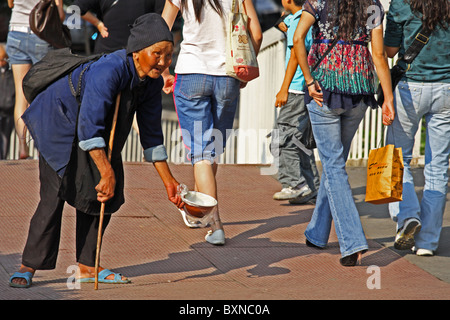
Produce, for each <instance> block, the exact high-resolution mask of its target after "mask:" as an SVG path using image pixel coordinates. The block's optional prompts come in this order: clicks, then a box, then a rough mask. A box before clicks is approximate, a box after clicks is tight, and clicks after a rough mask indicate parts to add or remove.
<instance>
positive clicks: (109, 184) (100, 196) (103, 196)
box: [95, 172, 116, 202]
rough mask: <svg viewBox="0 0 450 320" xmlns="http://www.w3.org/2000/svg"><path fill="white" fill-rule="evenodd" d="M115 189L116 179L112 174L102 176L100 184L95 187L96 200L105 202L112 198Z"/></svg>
mask: <svg viewBox="0 0 450 320" xmlns="http://www.w3.org/2000/svg"><path fill="white" fill-rule="evenodd" d="M115 188H116V178H115V176H114V172H112V174H108V175H105V176H103V177H102V178H101V179H100V182H99V183H98V185H97V186H96V187H95V190H96V191H97V200H98V201H100V202H106V201H108V200H110V199H112V197H114V190H115Z"/></svg>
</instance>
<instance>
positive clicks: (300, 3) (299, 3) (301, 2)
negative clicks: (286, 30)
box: [294, 0, 305, 7]
mask: <svg viewBox="0 0 450 320" xmlns="http://www.w3.org/2000/svg"><path fill="white" fill-rule="evenodd" d="M294 4H295V5H296V6H297V7H303V5H304V4H305V0H294Z"/></svg>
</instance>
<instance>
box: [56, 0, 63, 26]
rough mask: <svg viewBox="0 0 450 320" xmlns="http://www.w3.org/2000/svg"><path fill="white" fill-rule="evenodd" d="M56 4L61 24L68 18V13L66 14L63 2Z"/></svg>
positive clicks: (59, 0)
mask: <svg viewBox="0 0 450 320" xmlns="http://www.w3.org/2000/svg"><path fill="white" fill-rule="evenodd" d="M55 4H56V7H57V8H58V14H59V18H60V19H61V22H63V21H64V19H65V18H66V13H65V12H64V7H63V5H64V3H63V0H55Z"/></svg>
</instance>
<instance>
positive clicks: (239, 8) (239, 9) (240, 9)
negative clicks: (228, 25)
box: [231, 0, 247, 14]
mask: <svg viewBox="0 0 450 320" xmlns="http://www.w3.org/2000/svg"><path fill="white" fill-rule="evenodd" d="M236 1H237V5H236ZM231 12H232V13H244V14H247V10H245V5H244V1H242V0H233V2H232V7H231Z"/></svg>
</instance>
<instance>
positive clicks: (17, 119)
mask: <svg viewBox="0 0 450 320" xmlns="http://www.w3.org/2000/svg"><path fill="white" fill-rule="evenodd" d="M30 68H31V64H13V65H12V71H13V75H14V85H15V89H16V103H15V105H14V124H15V128H16V134H17V137H18V138H19V158H20V159H26V158H28V156H29V149H28V145H27V141H26V133H27V128H26V126H25V123H24V122H23V120H22V118H21V117H22V114H23V113H24V112H25V110H26V109H27V108H28V101H27V99H26V98H25V95H24V94H23V89H22V80H23V77H24V76H25V74H26V73H27V72H28V70H30Z"/></svg>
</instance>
